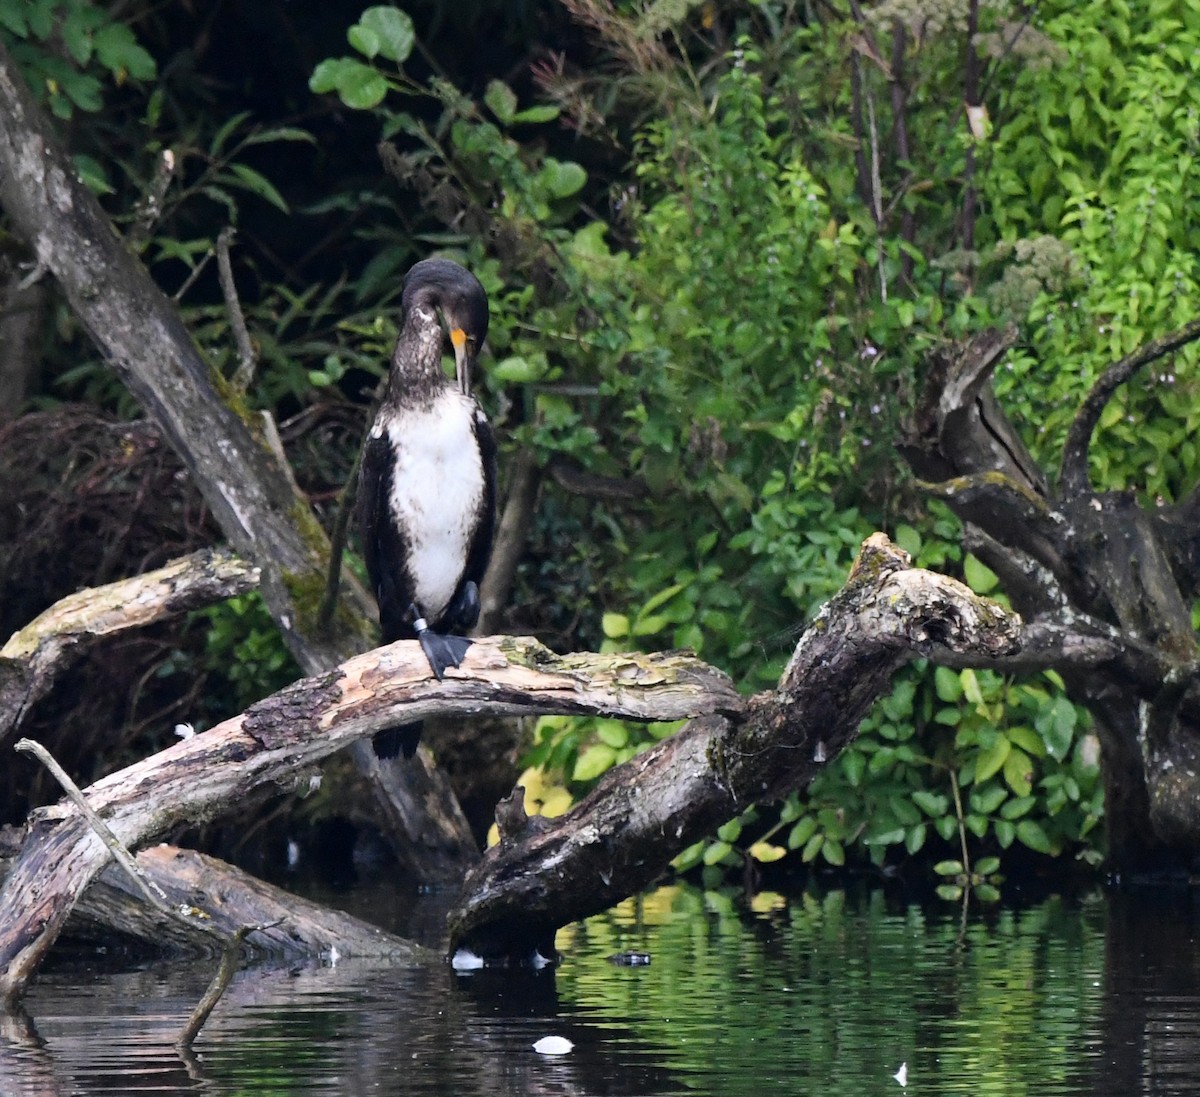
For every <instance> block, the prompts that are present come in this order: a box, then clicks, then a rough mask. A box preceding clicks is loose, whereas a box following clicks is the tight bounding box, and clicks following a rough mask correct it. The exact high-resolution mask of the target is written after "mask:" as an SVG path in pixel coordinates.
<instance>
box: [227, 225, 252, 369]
mask: <svg viewBox="0 0 1200 1097" xmlns="http://www.w3.org/2000/svg"><path fill="white" fill-rule="evenodd" d="M232 239H233V227H232V226H230V225H226V226H225V228H223V229H222V230H221V231H220V233H218V235H217V270H218V272H219V273H220V278H221V292H222V293H223V294H224V296H225V308H226V310H227V311H228V313H229V326H230V327H231V328H232V329H233V341H234V343H235V344H236V345H237V352H238V367H237V372H235V373H234V375H233V387H234V388H235V389H236V390H237V391H238V392H246V391H247V390H248V389H249V388H250V382H251V381H253V380H254V368H255V366H256V365H257V364H258V359H257V357H256V356H255V353H254V346H253V344H252V343H251V342H250V332H249V331H248V330H247V328H246V317H245V316H244V315H243V314H242V305H241V302H240V301H239V300H238V295H237V286H236V285H235V284H234V281H233V265H232V264H231V263H230V261H229V242H230V240H232Z"/></svg>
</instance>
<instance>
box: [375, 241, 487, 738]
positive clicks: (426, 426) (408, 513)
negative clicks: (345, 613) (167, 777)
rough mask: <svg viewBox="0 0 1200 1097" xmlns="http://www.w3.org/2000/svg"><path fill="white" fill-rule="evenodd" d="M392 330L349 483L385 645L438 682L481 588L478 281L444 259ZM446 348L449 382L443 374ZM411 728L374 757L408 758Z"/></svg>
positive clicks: (457, 656)
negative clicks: (418, 651) (411, 655)
mask: <svg viewBox="0 0 1200 1097" xmlns="http://www.w3.org/2000/svg"><path fill="white" fill-rule="evenodd" d="M401 311H402V319H401V330H400V338H399V339H398V340H397V342H396V350H395V352H394V353H393V355H392V365H391V370H390V372H389V375H388V382H387V388H386V390H385V392H384V397H383V402H382V404H381V405H380V408H379V412H378V414H377V415H376V416H375V422H374V423H373V424H372V426H371V432H370V436H369V438H368V441H367V446H366V449H365V451H364V453H363V462H362V473H361V477H360V480H359V518H360V522H361V525H362V539H363V553H364V555H365V557H366V564H367V573H368V575H369V576H370V579H371V586H372V588H373V589H374V592H375V598H376V600H377V601H378V603H379V623H380V625H381V626H382V630H383V642H384V643H385V644H390V643H392V642H393V641H394V640H402V639H412V638H414V637H415V638H416V639H417V640H419V641H420V643H421V647H422V649H423V650H424V652H425V656H426V658H427V659H428V660H429V667H430V670H432V671H433V673H434V675H435V676H436V677H437V678H438V679H439V680H440V679H441V677H442V675H443V673H444V672H445V670H446V668H447V667H456V666H458V665H459V663H461V662H462V659H463V656H464V655H465V654H466V651H467V648H468V647H469V646H470V643H471V641H470V640H468V639H467V638H466V637H464V636H459V635H454V634H453V633H454V632H456V631H461V630H466V629H469V628H471V627H472V626H474V624H475V623H476V621H478V619H479V583H480V581H481V580H482V579H483V573H484V570H485V569H486V568H487V563H488V557H489V556H490V555H491V551H492V532H493V524H494V519H495V509H496V443H495V438H494V437H493V435H492V428H491V426H490V424H489V423H488V421H487V417H486V416H485V415H484V414H483V411H482V409H481V408H480V407H479V405H478V404H477V403H476V402H475V399H474V397H473V396H472V395H471V368H472V367H473V366H474V364H475V358H476V355H477V353H478V351H479V348H480V346H481V345H482V344H483V340H484V337H485V336H486V335H487V327H488V305H487V295H486V294H485V293H484V290H483V286H481V285H480V284H479V280H478V279H477V278H476V277H475V276H474V275H473V274H471V273H470V272H469V271H467V270H465V269H464V268H463V267H461V266H459V265H458V264H457V263H453V262H451V261H450V260H448V259H425V260H423V261H422V262H420V263H417V264H416V265H415V266H414V267H413V268H412V269H411V270H410V271H409V272H408V274H407V275H406V276H405V279H404V294H403V297H402V298H401ZM447 342H448V343H449V345H450V346H451V347H453V349H454V361H455V367H456V368H455V373H456V378H455V380H453V381H452V380H451V379H450V378H448V377H447V376H446V374H445V372H444V371H443V369H442V351H443V349H444V347H445V346H446V344H447ZM420 734H421V725H420V724H419V723H418V724H408V725H405V726H403V727H397V728H391V729H389V730H388V731H384V732H380V733H379V734H378V735H377V736H376V737H375V750H376V753H377V754H379V756H380V757H385V758H386V757H393V756H394V755H395V754H396V753H398V752H399V751H403V753H404V756H405V757H406V758H409V757H411V756H412V754H413V753H414V752H415V751H416V749H417V742H418V741H419V739H420Z"/></svg>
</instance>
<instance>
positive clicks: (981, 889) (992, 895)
mask: <svg viewBox="0 0 1200 1097" xmlns="http://www.w3.org/2000/svg"><path fill="white" fill-rule="evenodd" d="M971 890H972V891H973V892H974V893H975V898H976V899H978V900H979V901H980V902H981V903H998V902H1000V889H999V888H998V887H996V885H995V884H989V883H987V882H986V881H985V882H984V883H982V884H976V885H975V886H974V887H973V888H972V889H971Z"/></svg>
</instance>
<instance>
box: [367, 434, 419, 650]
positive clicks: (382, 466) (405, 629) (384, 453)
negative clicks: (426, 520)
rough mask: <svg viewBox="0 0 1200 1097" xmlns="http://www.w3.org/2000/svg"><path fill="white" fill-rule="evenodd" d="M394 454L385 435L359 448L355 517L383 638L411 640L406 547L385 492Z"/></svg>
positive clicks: (388, 482)
mask: <svg viewBox="0 0 1200 1097" xmlns="http://www.w3.org/2000/svg"><path fill="white" fill-rule="evenodd" d="M393 464H394V458H393V454H392V447H391V444H390V443H389V441H388V438H387V435H386V433H385V434H382V435H380V436H378V437H372V438H371V439H370V440H369V441H368V442H367V446H366V449H365V450H364V451H363V460H362V471H361V472H360V473H359V481H358V520H359V528H360V529H361V531H362V545H363V558H364V560H365V561H366V565H367V575H368V576H369V577H370V580H371V589H372V590H373V591H374V593H375V600H376V602H378V603H379V624H380V626H381V628H382V630H383V642H384V643H385V644H390V643H392V641H394V640H402V639H411V638H412V637H413V636H414V635H415V633H414V632H413V630H412V626H411V623H410V622H409V620H408V608H409V606H411V605H412V599H413V592H412V590H411V589H410V585H411V584H410V580H409V578H408V545H407V544H406V543H405V541H404V538H403V537H402V536H401V535H400V531H399V530H398V529H397V528H396V524H395V522H393V521H392V515H391V508H390V506H389V504H388V495H389V494H390V493H391V488H392V467H393Z"/></svg>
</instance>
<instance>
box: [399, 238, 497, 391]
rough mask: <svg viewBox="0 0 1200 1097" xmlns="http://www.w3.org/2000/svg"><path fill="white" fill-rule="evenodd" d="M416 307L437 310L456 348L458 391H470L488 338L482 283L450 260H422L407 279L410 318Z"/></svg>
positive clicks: (404, 306) (404, 299)
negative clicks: (475, 368) (475, 367)
mask: <svg viewBox="0 0 1200 1097" xmlns="http://www.w3.org/2000/svg"><path fill="white" fill-rule="evenodd" d="M415 305H425V306H428V307H432V308H434V309H436V310H437V312H438V313H439V314H440V316H441V318H442V323H443V324H444V325H445V329H446V334H447V336H448V337H449V339H450V345H451V346H453V348H454V366H455V373H456V374H457V377H458V387H459V388H460V389H461V390H462V391H463V392H464V393H469V392H470V391H471V370H472V368H473V367H474V365H475V359H476V357H477V355H478V354H479V348H480V347H482V346H483V341H484V339H485V338H487V329H488V303H487V294H486V293H484V290H483V286H482V285H480V283H479V279H478V278H476V277H475V275H473V274H472V273H471V272H470V271H469V270H467V269H466V268H465V267H461V266H459V265H458V264H457V263H455V262H452V261H451V260H449V259H422V260H421V262H419V263H417V264H415V265H414V266H413V267H412V268H411V269H410V270H409V272H408V274H406V275H405V276H404V295H403V297H402V298H401V308H402V309H403V311H404V315H405V316H406V317H407V316H408V313H409V310H410V309H411V308H412V307H413V306H415Z"/></svg>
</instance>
